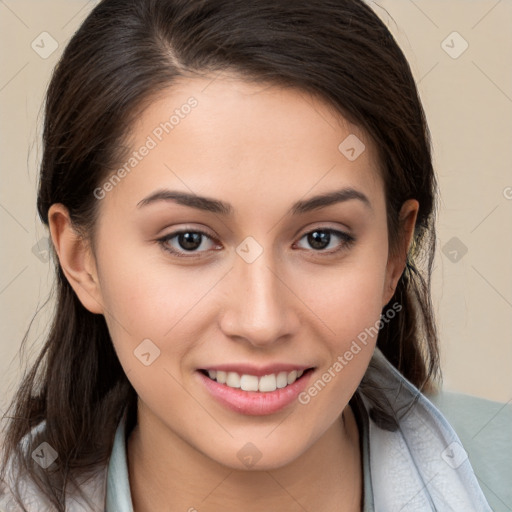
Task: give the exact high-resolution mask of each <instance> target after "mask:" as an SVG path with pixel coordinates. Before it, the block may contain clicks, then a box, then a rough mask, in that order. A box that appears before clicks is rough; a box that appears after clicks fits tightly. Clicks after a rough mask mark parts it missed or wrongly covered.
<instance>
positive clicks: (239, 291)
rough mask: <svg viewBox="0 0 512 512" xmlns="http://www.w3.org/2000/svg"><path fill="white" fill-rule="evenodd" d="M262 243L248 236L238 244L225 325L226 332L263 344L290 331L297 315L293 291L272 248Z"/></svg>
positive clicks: (255, 343)
mask: <svg viewBox="0 0 512 512" xmlns="http://www.w3.org/2000/svg"><path fill="white" fill-rule="evenodd" d="M258 246H259V244H257V243H254V239H253V240H247V239H246V241H244V242H242V243H241V244H240V246H239V247H238V248H237V255H236V259H235V263H234V267H233V270H232V272H233V274H232V278H231V286H232V287H233V288H232V294H231V300H230V301H229V304H230V305H229V310H228V311H227V312H226V316H225V317H224V324H223V325H224V331H225V334H227V335H230V336H237V337H243V338H245V339H247V340H248V341H249V342H250V343H252V344H253V345H258V346H262V345H266V344H270V343H273V342H275V341H277V340H278V339H279V338H282V337H283V336H284V335H286V334H290V333H291V332H292V330H293V325H292V324H293V319H292V316H293V315H292V309H291V303H290V293H291V292H290V291H289V290H288V289H287V287H286V286H285V284H284V283H283V282H282V281H281V279H282V278H280V276H279V266H277V268H276V265H275V258H274V256H273V252H272V250H271V249H268V250H263V248H262V247H261V246H259V247H258ZM258 253H259V255H258Z"/></svg>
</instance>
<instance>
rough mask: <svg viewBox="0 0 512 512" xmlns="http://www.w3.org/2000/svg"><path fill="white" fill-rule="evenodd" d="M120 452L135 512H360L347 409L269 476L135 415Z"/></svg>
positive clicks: (355, 444) (355, 440)
mask: <svg viewBox="0 0 512 512" xmlns="http://www.w3.org/2000/svg"><path fill="white" fill-rule="evenodd" d="M127 452H128V454H127V458H128V471H129V476H130V488H131V494H132V501H133V506H134V512H150V511H153V510H173V511H174V510H183V511H189V512H194V511H200V512H214V511H218V510H223V511H225V512H235V511H239V510H244V511H246V512H256V511H258V512H259V511H261V510H282V511H292V510H315V511H319V512H335V511H341V510H342V511H344V512H356V511H360V510H361V497H362V468H361V456H360V450H359V433H358V430H357V424H356V421H355V417H354V415H353V413H352V410H351V408H350V406H347V407H346V408H345V410H344V412H343V414H342V415H341V416H340V417H339V418H338V419H337V420H336V421H335V422H334V423H333V425H332V426H331V427H330V428H329V429H328V430H327V431H326V432H325V433H324V434H323V435H322V436H321V437H320V438H319V439H318V440H317V441H316V442H315V443H314V444H313V445H312V446H311V447H309V448H308V450H307V451H305V452H304V453H302V454H301V455H300V456H299V457H297V458H296V459H295V460H294V461H292V462H291V463H289V464H287V465H285V466H282V467H280V468H277V469H273V470H259V471H258V470H250V471H244V470H238V469H232V468H229V467H226V466H224V465H222V464H219V463H218V462H216V461H214V460H212V459H210V458H209V457H207V456H205V455H204V454H202V453H200V452H198V451H197V450H195V449H194V448H193V447H192V446H190V445H189V444H188V443H186V442H185V441H184V440H183V439H181V438H179V437H178V436H176V435H175V434H173V433H172V432H170V431H169V429H168V428H167V427H166V426H165V425H163V424H162V423H161V422H160V421H159V420H157V419H156V418H155V417H154V416H150V415H141V414H140V408H139V420H138V422H137V425H136V426H135V427H134V429H133V431H132V432H131V434H130V436H129V438H128V442H127Z"/></svg>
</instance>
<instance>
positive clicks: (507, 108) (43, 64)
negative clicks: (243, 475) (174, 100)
mask: <svg viewBox="0 0 512 512" xmlns="http://www.w3.org/2000/svg"><path fill="white" fill-rule="evenodd" d="M95 4H96V2H94V1H91V2H85V3H84V2H78V1H72V0H65V1H42V0H32V1H27V0H25V1H22V0H21V1H19V0H17V1H16V2H14V1H12V0H11V1H9V2H1V3H0V34H1V35H0V38H1V45H0V48H1V56H0V59H1V76H0V109H1V113H2V118H1V119H2V121H1V124H0V151H1V155H2V159H1V162H0V165H1V176H0V183H1V188H0V229H1V233H0V235H1V254H0V269H1V271H0V301H1V302H0V311H1V315H2V316H1V323H0V325H1V333H2V335H1V337H0V389H1V396H0V407H5V405H6V404H7V401H8V399H9V398H10V397H11V395H12V392H13V390H14V388H15V386H16V384H17V383H18V380H19V378H20V376H21V374H20V362H19V360H18V359H17V353H18V350H19V346H20V343H21V340H22V338H23V336H24V334H25V332H26V330H27V327H28V325H29V323H30V321H31V319H32V317H33V315H34V313H35V311H36V310H37V309H38V308H40V307H41V306H42V305H43V304H44V302H45V300H46V297H47V294H48V292H49V290H50V288H51V283H52V277H53V274H52V266H51V262H48V261H45V260H46V258H45V252H44V243H43V244H42V245H40V247H39V248H34V246H36V245H37V242H38V241H40V240H41V239H43V240H44V237H45V236H47V232H46V230H45V228H44V227H43V225H42V224H41V223H40V222H39V220H38V218H37V215H36V207H35V204H36V185H37V165H38V162H39V159H40V156H41V150H40V135H41V124H40V122H41V117H40V115H41V113H40V109H41V105H42V101H43V97H44V92H45V90H46V87H47V84H48V80H49V77H50V73H51V71H52V68H53V67H54V65H55V64H56V62H57V60H58V58H59V56H60V55H61V52H62V50H63V48H64V46H65V44H66V42H67V41H68V39H69V38H70V37H71V35H72V34H73V32H74V31H75V30H76V29H77V27H78V26H79V24H80V23H81V21H82V20H83V19H84V18H85V16H86V15H87V13H88V12H89V11H90V9H92V7H93V6H94V5H95ZM372 6H373V8H374V9H375V11H376V12H377V13H378V15H379V16H380V17H381V18H382V19H383V20H384V21H385V22H386V24H387V25H388V27H389V28H390V30H391V31H392V33H393V34H394V35H395V37H396V38H397V41H398V43H399V44H400V45H401V47H402V49H403V51H404V52H405V54H406V56H407V57H408V59H409V62H410V65H411V68H412V71H413V73H414V76H415V78H416V81H417V83H418V87H419V90H420V94H421V98H422V101H423V105H424V108H425V111H426V114H427V120H428V123H429V126H430V130H431V134H432V141H433V149H434V164H435V169H436V172H437V177H438V181H439V186H440V191H441V198H440V199H441V201H440V210H439V216H438V237H439V240H438V249H437V256H436V263H435V271H434V275H433V288H434V291H433V301H434V305H435V310H436V313H437V316H438V322H439V330H440V337H441V351H442V368H443V373H444V388H445V389H447V390H450V391H458V392H464V393H468V394H472V395H478V396H480V397H484V398H488V399H491V400H496V401H501V402H508V401H510V400H511V399H512V377H511V374H512V372H511V369H512V342H511V340H512V165H511V164H512V147H511V146H512V144H511V142H512V137H511V135H512V115H511V114H512V74H511V68H510V62H511V57H512V31H511V30H510V26H511V21H512V2H510V1H495V0H492V1H487V0H479V1H469V0H428V1H426V0H421V1H420V0H415V1H412V0H411V1H406V0H386V1H382V2H379V6H377V5H376V4H374V3H372ZM388 13H389V15H388ZM391 17H392V19H391ZM393 20H394V21H393ZM454 31H456V32H457V33H458V34H459V35H451V34H452V33H453V32H454ZM43 32H47V33H48V34H50V35H51V37H52V38H53V39H54V40H55V41H56V42H57V43H58V48H57V49H56V50H55V51H54V52H53V53H52V54H51V55H50V56H48V57H47V58H42V56H41V55H40V54H39V53H37V52H36V51H35V50H34V49H33V48H32V46H31V45H32V43H33V41H35V43H34V46H35V45H36V44H38V45H39V46H38V47H37V46H36V48H38V51H39V52H40V53H41V52H43V51H47V52H48V51H49V50H50V49H51V46H50V43H51V41H50V39H49V37H48V36H46V35H43V36H41V35H40V34H41V33H43ZM41 39H44V45H43V43H41ZM443 41H445V42H444V43H443ZM464 41H466V42H467V44H468V47H467V49H466V50H465V51H464V52H463V53H461V54H460V55H458V54H459V53H460V52H461V50H462V49H463V48H464V47H465V43H464ZM43 46H44V48H43ZM450 54H451V55H450ZM38 116H39V117H38ZM466 251H467V252H466ZM51 311H52V302H51V301H50V302H49V304H48V306H47V307H46V309H43V310H42V311H41V313H40V314H39V315H37V317H36V320H35V321H34V323H33V325H32V329H31V332H30V338H29V339H30V340H31V342H33V343H32V345H30V344H29V347H30V346H32V349H31V350H30V351H29V352H28V354H26V355H27V356H28V357H29V359H30V360H32V359H33V358H34V356H35V355H36V354H37V350H38V348H39V347H40V346H41V342H42V341H43V334H44V332H45V329H46V327H47V325H48V322H49V318H50V314H51Z"/></svg>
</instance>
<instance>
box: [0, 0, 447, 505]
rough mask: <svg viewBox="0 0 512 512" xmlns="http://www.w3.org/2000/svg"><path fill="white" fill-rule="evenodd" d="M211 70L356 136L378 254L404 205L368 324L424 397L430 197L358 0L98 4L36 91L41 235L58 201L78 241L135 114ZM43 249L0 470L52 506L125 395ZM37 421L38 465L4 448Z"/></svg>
mask: <svg viewBox="0 0 512 512" xmlns="http://www.w3.org/2000/svg"><path fill="white" fill-rule="evenodd" d="M224 70H227V71H233V72H235V73H237V74H238V75H239V76H240V77H241V78H243V79H246V80H248V81H253V82H261V83H267V84H276V85H283V86H286V87H291V88H295V89H299V90H302V91H306V92H309V93H313V94H315V95H316V96H318V97H320V98H321V99H323V100H324V101H325V102H327V104H329V105H330V106H332V108H333V109H334V110H335V111H336V112H337V113H339V114H340V115H342V116H344V117H345V118H347V119H348V120H349V121H351V122H352V123H354V124H356V125H357V126H359V127H360V128H362V129H363V130H364V131H365V133H366V134H367V135H368V136H369V137H370V138H371V139H372V141H373V142H374V144H375V147H376V148H377V150H378V158H379V164H380V169H379V171H380V172H381V174H382V177H383V180H384V183H385V197H386V215H387V225H388V234H389V247H390V253H391V252H393V251H396V250H397V247H399V245H398V243H399V223H398V213H399V211H400V207H401V205H402V204H403V202H404V201H405V200H407V199H410V198H414V199H417V200H418V202H419V205H420V206H419V212H418V216H417V221H416V225H415V230H414V240H413V244H412V247H411V249H410V251H409V253H408V255H407V263H406V267H405V270H404V272H403V274H402V275H401V277H400V280H399V282H398V286H397V288H396V292H395V295H394V297H393V298H392V299H391V301H390V302H389V304H394V303H396V302H398V303H400V304H401V306H402V310H401V312H400V314H398V315H396V316H395V317H394V318H393V319H392V320H390V321H389V322H386V323H385V325H384V326H383V328H382V329H381V330H380V331H379V334H378V340H377V345H378V347H379V348H380V349H381V350H382V352H383V353H384V355H385V356H386V357H387V358H388V360H389V361H390V362H391V363H392V364H393V365H394V366H395V367H396V368H397V369H398V370H399V371H400V372H401V373H402V374H403V375H404V377H406V378H407V379H409V380H410V381H411V382H412V383H413V384H415V385H416V386H417V387H418V388H420V389H422V390H426V389H430V388H432V386H433V385H434V383H435V380H436V379H437V376H438V374H439V355H438V338H437V332H436V325H435V321H434V315H433V308H432V304H431V295H430V294H431V292H430V278H431V271H432V262H433V257H434V252H435V243H436V238H435V230H434V220H435V210H436V188H437V184H436V180H435V176H434V171H433V167H432V157H431V141H430V133H429V130H428V126H427V122H426V119H425V114H424V111H423V108H422V105H421V102H420V99H419V95H418V91H417V88H416V85H415V82H414V79H413V76H412V73H411V70H410V67H409V65H408V63H407V60H406V58H405V56H404V55H403V53H402V51H401V50H400V48H399V46H398V45H397V43H396V41H395V40H394V38H393V36H392V35H391V33H390V32H389V30H388V29H387V27H386V26H385V24H384V23H383V22H382V21H381V20H380V19H379V17H378V16H377V15H376V14H375V12H374V11H373V10H372V9H371V8H370V7H369V6H368V5H367V4H366V3H365V2H364V1H362V0H317V1H315V2H311V1H309V0H292V1H281V2H278V1H276V0H258V1H255V2H248V1H247V0H103V1H102V2H100V3H99V4H98V5H97V6H96V7H95V8H94V9H93V10H92V11H91V13H90V14H89V16H88V17H87V18H86V20H85V21H84V22H83V24H82V25H81V26H80V28H79V29H78V31H77V32H76V33H75V34H74V35H73V37H72V38H71V40H70V42H69V44H68V45H67V46H66V48H65V50H64V52H63V55H62V57H61V59H60V61H59V62H58V64H57V66H56V67H55V69H54V72H53V75H52V78H51V82H50V84H49V87H48V91H47V95H46V101H45V112H44V113H45V119H44V131H43V156H42V162H41V168H40V180H39V191H38V198H37V209H38V213H39V216H40V218H41V220H42V221H43V222H44V223H45V224H46V225H47V226H48V210H49V208H50V206H51V205H52V204H54V203H63V204H64V205H65V206H66V207H67V208H68V210H69V213H70V217H71V221H72V223H73V225H74V227H75V228H76V229H77V231H78V232H79V233H81V234H83V236H84V238H86V239H89V240H94V229H95V226H97V214H98V208H97V207H98V201H97V199H96V197H95V195H94V190H95V188H96V187H98V185H99V184H101V183H102V182H103V181H104V180H105V179H106V177H107V176H109V175H110V174H111V173H112V169H114V168H115V166H116V163H118V162H121V161H123V155H125V154H126V152H127V149H128V148H129V135H130V129H131V128H132V127H133V125H134V122H135V120H136V119H137V117H138V116H139V115H140V114H141V113H142V112H143V111H144V108H145V107H147V106H148V105H149V104H150V103H151V101H152V100H153V99H154V98H156V97H157V96H158V94H159V93H161V92H163V91H164V90H166V89H168V88H169V87H171V86H172V85H173V83H175V82H176V80H177V79H179V78H181V77H185V78H186V77H192V76H206V75H208V76H211V74H212V73H216V72H220V71H224ZM52 256H53V261H54V264H55V273H56V283H55V291H56V308H55V312H54V315H53V322H52V325H51V328H50V331H49V334H48V337H47V339H46V342H45V344H44V347H43V349H42V351H41V353H40V354H39V357H38V358H37V360H36V361H35V364H34V365H33V366H32V368H31V369H30V370H29V371H28V372H27V374H26V375H25V377H24V379H23V381H22V383H21V386H20V387H19V389H18V391H17V393H16V395H15V396H14V398H13V400H12V403H11V405H10V408H9V410H8V413H7V414H6V418H8V420H9V421H8V424H7V427H6V428H5V436H4V437H5V441H4V453H3V461H4V466H5V462H6V461H7V459H13V460H15V461H16V464H17V467H18V469H19V471H20V474H26V475H28V476H29V477H30V478H31V479H32V480H33V481H34V482H35V483H36V485H37V486H38V487H39V488H40V489H41V491H42V492H43V493H44V494H45V495H46V496H47V497H48V498H49V499H50V500H51V502H52V503H54V505H55V510H58V511H65V503H64V500H65V492H66V488H67V485H68V483H69V482H75V481H76V479H77V478H78V477H79V476H83V475H86V474H88V473H89V472H92V471H94V468H95V467H96V466H97V465H98V464H103V463H105V462H106V461H107V460H108V457H109V455H110V452H111V448H112V444H113V438H114V434H115V430H116V427H117V424H118V422H119V420H120V418H121V415H122V414H123V412H124V411H125V410H126V408H128V410H129V411H130V414H131V415H132V417H133V414H134V411H136V400H137V395H136V393H135V390H134V389H133V387H132V386H131V384H130V382H129V381H128V379H127V377H126V375H125V374H124V372H123V369H122V367H121V365H120V363H119V361H118V358H117V356H116V353H115V351H114V348H113V345H112V341H111V338H110V335H109V332H108V329H107V325H106V323H105V320H104V317H103V316H102V315H95V314H92V313H90V312H89V311H88V310H86V309H85V308H84V306H83V305H82V304H81V303H80V301H79V300H78V298H77V297H76V295H75V293H74V291H73V289H72V288H71V286H70V284H69V283H68V281H67V279H66V277H65V275H64V273H63V271H62V269H61V267H60V264H59V261H58V258H57V256H56V254H55V250H54V249H53V248H52ZM389 304H388V306H389ZM384 310H386V308H384ZM375 393H376V394H375V395H374V400H375V401H376V402H378V394H377V392H375ZM42 421H45V431H44V440H45V441H47V442H48V443H49V444H50V445H51V446H52V447H53V448H54V449H55V450H56V451H57V453H58V454H59V463H58V464H55V465H54V466H55V467H51V468H48V469H47V470H42V469H41V468H40V467H39V466H38V465H37V464H34V463H33V461H32V459H31V456H30V450H29V451H28V452H26V451H25V450H23V449H22V448H21V446H20V441H21V440H22V438H24V436H25V435H26V434H28V433H29V432H30V431H31V429H32V428H34V427H35V426H36V425H39V424H40V423H41V422H42ZM41 439H43V438H42V437H40V438H39V439H38V438H37V436H36V437H35V440H34V445H33V446H37V445H38V441H40V440H41ZM4 470H5V467H4V468H3V471H4ZM0 476H1V475H0Z"/></svg>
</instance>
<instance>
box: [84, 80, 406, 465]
mask: <svg viewBox="0 0 512 512" xmlns="http://www.w3.org/2000/svg"><path fill="white" fill-rule="evenodd" d="M191 98H193V99H191ZM171 116H174V117H171ZM166 122H167V125H166V124H165V123H166ZM347 137H349V139H348V140H346V139H347ZM356 137H357V139H356ZM343 141H345V142H343ZM342 143H343V144H342ZM131 144H132V147H131V149H130V151H131V153H130V155H128V157H127V160H126V162H121V163H120V166H119V169H121V168H122V166H123V165H125V163H126V164H127V165H125V167H124V171H125V172H122V171H117V174H116V176H117V178H112V179H111V180H110V181H109V182H104V183H102V184H100V187H99V188H98V189H97V190H96V195H97V197H98V207H99V209H100V210H99V212H100V216H99V223H98V225H97V232H96V239H95V244H96V245H95V253H94V256H93V259H92V261H93V262H94V266H93V267H92V270H91V275H92V276H94V283H93V285H91V287H90V288H89V289H88V291H86V290H85V287H83V286H77V287H76V290H77V294H78V295H79V297H80V298H81V300H82V302H83V303H84V305H86V307H88V308H89V309H90V310H94V311H95V312H98V313H102V314H104V316H105V319H106V321H107V324H108V328H109V331H110V334H111V337H112V340H113V343H114V346H115V349H116V351H117V354H118V356H119V359H120V362H121V364H122V366H123V368H124V370H125V372H126V374H127V376H128V378H129V380H130V381H131V383H132V385H133V387H134V388H135V390H136V391H137V394H138V396H139V407H140V409H139V415H146V417H151V418H152V419H153V423H154V424H158V425H159V426H160V428H161V429H164V430H165V431H166V432H168V434H169V436H171V437H173V438H175V439H180V440H182V441H185V442H186V443H188V445H189V446H191V447H192V448H194V449H195V450H197V451H198V452H200V453H202V454H204V455H205V456H206V457H209V458H210V459H213V460H215V461H217V462H219V463H221V464H224V465H226V466H229V467H233V468H235V467H237V468H243V467H244V464H245V465H246V463H245V462H244V454H245V452H244V450H245V451H249V452H251V450H253V451H255V452H259V453H260V454H261V455H262V458H261V461H260V462H259V465H258V467H259V468H260V469H261V468H274V467H279V466H281V465H284V464H286V463H288V462H290V461H292V460H294V459H295V458H297V457H299V456H300V455H301V453H303V452H305V451H306V450H307V449H308V448H309V447H310V446H311V445H312V444H313V443H315V441H317V440H318V439H320V437H321V436H322V435H323V434H324V433H326V432H327V431H328V429H329V428H330V427H332V425H333V424H334V423H335V422H336V420H337V419H339V418H340V415H341V413H342V412H343V410H344V409H345V407H346V406H347V403H348V401H349V400H350V398H351V396H352V394H353V393H354V391H355V390H356V388H357V386H358V384H359V382H360V380H361V378H362V377H363V375H364V372H365V371H366V368H367V366H368V363H369V360H370V358H371V355H372V352H373V349H374V346H375V342H376V336H373V337H372V336H371V335H370V336H368V335H367V336H366V339H365V342H364V343H363V342H362V341H361V339H362V338H364V335H363V336H361V334H362V333H364V332H365V329H369V328H371V327H372V326H375V325H376V323H377V324H378V321H379V318H380V313H381V311H382V308H383V306H384V305H385V304H386V303H387V302H388V301H389V300H390V298H391V296H392V293H393V285H394V284H396V280H397V279H398V277H399V275H400V273H401V270H402V269H401V268H400V265H399V264H398V265H395V264H394V263H393V261H392V260H388V232H387V226H386V205H385V197H384V183H383V181H382V179H381V177H380V173H379V170H378V160H377V154H376V151H375V148H374V146H373V144H372V142H371V141H370V140H369V138H368V137H367V136H366V135H365V133H363V132H361V131H360V130H359V129H358V128H357V127H356V126H353V125H351V124H350V123H348V122H347V121H346V120H344V119H342V118H340V116H339V114H335V113H334V112H333V110H332V109H330V108H329V107H328V105H327V104H325V103H323V102H322V101H321V100H319V99H316V98H313V97H312V96H309V95H307V94H305V93H303V92H299V91H296V90H292V89H284V88H278V87H275V86H262V85H255V84H249V83H247V82H244V81H242V80H240V79H237V78H234V77H228V76H227V75H226V76H223V77H219V78H217V79H215V80H213V79H204V78H202V79H199V78H197V79H190V80H186V81H185V80H184V81H182V82H181V83H180V84H179V85H176V86H174V87H173V88H172V90H168V91H166V92H165V94H162V95H161V96H160V97H159V98H158V99H157V100H156V101H154V102H153V103H151V105H150V106H149V107H148V108H147V110H145V111H144V113H143V115H142V116H141V117H140V118H139V120H138V123H137V124H136V126H134V127H133V131H132V138H131ZM340 144H341V149H340ZM362 144H364V148H363V146H362ZM144 147H145V148H146V149H142V148H144ZM350 148H354V150H353V151H352V150H351V149H350ZM134 152H137V154H136V155H135V154H134ZM134 155H135V156H134ZM130 157H132V159H133V160H129V159H130ZM335 192H338V195H337V199H336V200H332V197H331V201H323V202H322V201H321V200H318V201H312V198H315V197H317V196H324V195H329V194H333V193H335ZM157 193H158V194H157ZM178 194H183V196H181V199H180V198H179V197H178ZM189 195H190V196H193V197H192V199H191V198H188V199H187V198H186V197H185V196H189ZM200 197H201V198H205V199H200ZM173 198H174V199H173ZM194 198H195V199H194ZM413 220H414V219H413ZM366 332H368V331H366ZM358 340H359V341H358ZM354 342H355V345H354ZM356 347H358V349H357V348H356ZM350 354H351V356H350ZM208 370H209V371H210V372H211V374H208V372H207V371H208ZM294 370H296V373H295V374H294ZM301 372H302V373H301ZM209 375H211V376H213V377H215V378H216V379H218V380H220V381H221V382H217V381H214V380H212V379H211V378H210V376H209ZM264 375H267V376H266V377H264V378H261V377H262V376H264ZM268 375H270V376H268ZM238 376H240V377H241V379H240V378H238ZM329 376H330V378H329ZM296 377H298V378H297V380H295V381H294V378H296ZM224 379H227V383H222V381H223V380H224ZM228 384H230V385H228ZM233 386H235V387H233ZM236 386H242V387H243V388H245V389H241V388H240V387H238V388H237V387H236ZM260 389H261V391H260ZM251 390H252V391H251ZM315 390H316V391H315ZM247 443H252V445H254V446H253V447H251V445H248V444H247ZM249 455H251V453H249Z"/></svg>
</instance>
